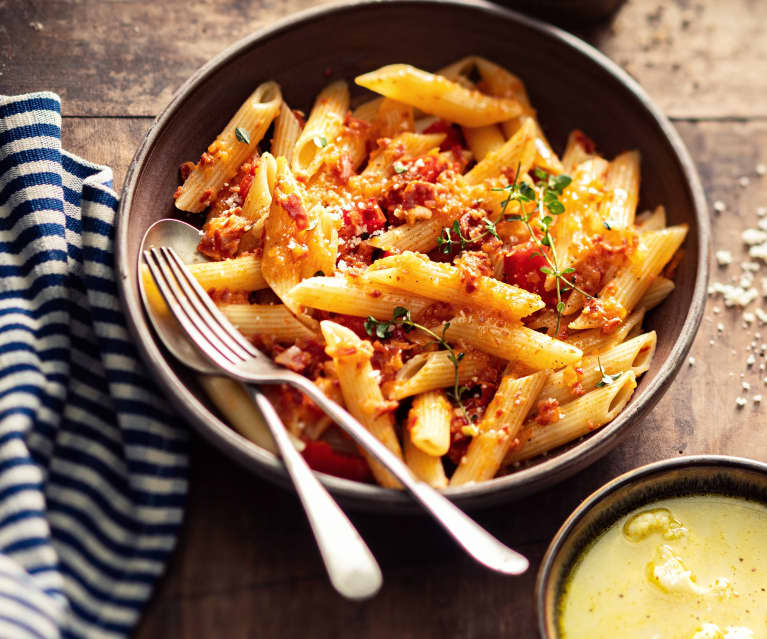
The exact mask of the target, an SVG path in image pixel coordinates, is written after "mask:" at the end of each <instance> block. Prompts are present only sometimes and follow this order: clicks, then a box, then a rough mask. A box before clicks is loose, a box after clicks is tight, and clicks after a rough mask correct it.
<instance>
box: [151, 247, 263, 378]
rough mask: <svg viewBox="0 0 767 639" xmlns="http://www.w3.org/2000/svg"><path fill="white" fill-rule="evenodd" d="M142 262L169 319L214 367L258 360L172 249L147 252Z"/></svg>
mask: <svg viewBox="0 0 767 639" xmlns="http://www.w3.org/2000/svg"><path fill="white" fill-rule="evenodd" d="M144 261H145V262H146V264H147V267H148V268H149V272H150V273H151V274H152V277H153V278H154V280H155V282H156V284H157V288H158V289H159V290H160V294H161V295H162V296H163V299H164V300H165V303H166V304H167V305H168V308H169V309H170V311H171V313H172V314H173V316H174V317H175V318H176V319H177V320H178V322H179V323H180V324H181V327H182V328H183V329H184V331H186V333H187V334H188V335H189V337H190V338H191V339H192V340H193V341H194V343H195V344H196V345H197V346H198V347H199V348H200V349H201V350H202V352H203V353H205V355H206V356H207V357H208V359H210V360H211V361H212V362H213V363H214V364H217V365H218V366H222V367H225V366H226V364H230V365H231V364H239V363H241V362H243V361H245V360H248V359H251V358H253V357H259V356H262V355H261V353H260V352H259V351H258V350H257V349H256V348H255V347H254V346H253V345H252V344H251V343H250V342H248V340H247V339H245V337H243V336H242V335H241V334H240V332H239V331H238V330H237V329H236V328H235V327H234V326H232V323H231V322H230V321H229V320H228V319H227V318H226V317H225V316H224V314H223V313H222V312H221V311H219V310H218V308H216V305H215V304H214V303H213V300H211V299H210V296H209V295H208V294H207V293H206V292H205V290H204V289H203V288H202V286H200V283H199V282H198V281H197V280H196V279H195V277H194V275H192V273H191V271H190V270H189V269H188V268H187V267H186V266H185V265H184V263H183V262H182V261H181V259H180V258H179V256H178V255H177V253H176V252H175V251H174V250H173V249H172V248H168V247H165V246H164V247H160V248H157V247H155V248H151V249H148V250H146V251H144Z"/></svg>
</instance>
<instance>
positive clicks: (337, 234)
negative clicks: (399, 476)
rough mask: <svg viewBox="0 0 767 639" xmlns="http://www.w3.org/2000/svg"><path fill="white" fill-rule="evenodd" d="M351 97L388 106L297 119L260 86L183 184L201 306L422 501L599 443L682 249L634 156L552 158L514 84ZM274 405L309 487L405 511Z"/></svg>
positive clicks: (321, 419)
mask: <svg viewBox="0 0 767 639" xmlns="http://www.w3.org/2000/svg"><path fill="white" fill-rule="evenodd" d="M356 83H357V84H358V85H361V86H363V87H366V88H369V89H371V90H374V91H375V92H377V93H378V94H380V95H379V97H377V98H374V99H370V100H368V101H367V102H364V103H362V104H360V105H359V106H357V107H356V108H352V106H351V101H350V91H349V86H348V85H347V83H346V82H344V81H343V80H339V81H336V82H333V83H331V84H329V85H328V86H327V87H326V88H325V89H323V91H322V92H321V93H320V94H319V95H318V97H317V99H316V101H315V103H314V105H313V106H312V108H311V110H310V111H309V114H308V116H306V115H304V114H303V113H301V112H299V111H295V110H293V109H291V108H290V106H291V105H288V103H287V102H286V101H285V99H284V97H283V96H282V93H281V91H280V88H279V86H278V85H277V84H276V83H274V82H267V83H265V84H263V85H261V86H259V87H258V88H257V89H256V91H255V92H254V93H253V94H252V95H251V96H250V98H248V101H246V103H245V104H244V105H243V106H242V107H241V108H240V110H239V111H238V112H237V114H235V116H234V117H233V119H232V121H231V122H230V123H229V124H228V125H227V127H226V128H225V129H224V131H223V132H222V133H221V134H220V135H219V137H218V138H217V139H216V140H215V141H214V142H213V144H212V145H211V147H210V148H209V149H208V150H207V151H206V152H205V153H203V155H202V158H201V159H200V161H199V162H198V163H197V164H192V163H187V164H186V165H184V166H183V167H182V178H183V180H184V182H183V184H182V185H181V186H180V187H179V189H178V190H177V192H176V195H175V198H176V205H177V207H178V208H180V209H182V210H185V211H190V212H199V211H203V210H206V211H207V214H206V218H205V222H204V226H203V231H204V236H203V239H202V241H201V243H200V246H199V250H200V251H201V252H202V253H203V254H204V255H206V256H208V257H209V258H210V259H211V260H214V262H212V263H210V264H204V265H198V266H196V267H195V269H196V270H195V274H196V276H197V277H198V278H199V279H200V281H201V282H203V286H204V287H205V288H206V289H207V290H208V292H209V294H210V295H211V297H212V298H213V300H214V301H215V302H216V303H217V304H218V305H219V306H220V307H221V308H222V309H223V311H224V313H225V314H226V315H227V316H228V317H229V319H230V320H231V321H232V322H233V323H234V324H235V325H236V326H237V327H238V328H239V329H240V330H241V331H242V332H243V333H244V334H245V335H246V336H247V337H248V338H249V339H251V340H253V342H254V343H255V344H256V345H257V346H258V347H259V348H261V349H262V350H264V351H265V352H266V353H268V354H269V355H270V356H272V357H273V358H274V360H275V361H276V362H278V363H279V364H281V365H283V366H286V367H288V368H290V369H292V370H294V371H297V372H299V373H302V374H303V375H306V376H307V377H309V378H310V379H312V380H313V381H315V382H316V383H317V384H318V385H319V386H320V388H322V389H323V391H324V392H325V393H326V394H327V395H328V396H329V397H331V398H332V399H334V400H335V401H337V402H339V403H341V404H343V405H345V406H346V408H347V410H349V411H350V412H351V413H352V414H353V415H354V416H355V417H357V419H359V420H360V421H361V422H362V423H363V424H364V425H365V426H366V427H367V428H368V429H369V430H371V431H372V432H373V433H374V434H375V435H376V436H377V437H378V438H379V439H381V440H382V441H383V442H384V443H385V445H386V446H387V447H388V448H389V449H390V450H391V451H392V452H393V453H395V454H396V455H398V456H400V457H402V458H403V459H405V461H406V462H407V463H408V465H409V466H410V467H411V469H412V470H413V472H414V473H416V474H417V475H418V476H420V477H422V478H423V479H424V480H426V481H428V482H430V483H431V484H432V485H434V486H437V487H445V486H448V485H460V484H465V483H469V482H475V481H483V480H488V479H491V478H493V477H495V476H496V475H497V474H499V473H504V472H506V470H507V469H509V468H510V467H513V465H514V464H516V463H518V462H521V461H524V460H527V459H531V458H533V457H535V456H537V455H540V454H542V453H544V452H546V451H549V450H552V449H554V448H557V447H559V446H562V445H564V444H566V443H568V442H570V441H572V440H574V439H577V438H579V437H581V436H583V435H585V434H587V433H589V432H590V431H593V430H594V429H596V428H599V427H601V426H603V425H604V424H606V423H608V422H609V421H610V420H612V419H613V418H614V417H615V416H616V415H617V414H619V413H620V411H621V410H622V409H623V407H624V406H625V405H626V403H627V402H628V400H629V399H630V397H631V395H632V393H633V390H634V388H635V387H636V379H637V377H638V376H639V375H641V374H642V373H644V372H645V371H647V370H648V368H649V366H650V363H651V360H652V356H653V353H654V351H655V344H656V335H655V332H654V331H650V332H643V330H642V318H643V316H644V313H645V311H647V310H649V309H650V308H652V307H653V306H655V305H657V304H659V303H660V302H661V301H662V300H663V298H664V297H665V296H666V295H668V294H669V293H670V292H671V291H672V290H673V288H674V287H673V281H672V277H673V271H674V268H675V266H676V264H677V262H678V260H679V259H680V256H681V252H680V251H679V249H680V246H681V245H682V243H683V242H684V239H685V236H686V233H687V228H686V226H684V225H679V226H667V225H666V219H665V211H664V210H663V207H662V206H659V207H658V208H656V209H655V210H654V211H647V212H644V213H641V214H639V215H637V211H636V209H637V203H638V201H639V185H640V165H641V158H640V154H639V152H638V151H628V152H626V153H623V154H621V155H619V156H617V157H616V158H613V159H612V160H608V159H605V158H603V157H601V156H600V155H598V154H597V152H596V149H595V144H594V143H593V142H592V141H591V140H590V139H589V138H588V137H587V136H586V135H585V134H583V133H581V132H580V131H574V132H573V133H572V134H571V135H570V138H569V140H568V143H567V146H566V148H565V149H564V153H563V154H562V156H561V157H558V156H557V155H556V153H555V152H554V151H553V150H552V147H551V146H550V144H549V142H548V140H547V139H546V137H545V135H544V133H543V130H542V128H541V127H540V125H539V123H538V121H537V119H536V114H535V111H534V110H533V108H532V106H531V104H530V101H529V99H528V97H527V94H526V92H525V88H524V85H523V83H522V82H521V80H520V79H519V78H517V77H516V76H514V75H513V74H512V73H510V72H509V71H507V70H506V69H504V68H502V67H500V66H498V65H496V64H494V63H493V62H491V61H489V60H485V59H483V58H479V57H476V56H470V57H467V58H464V59H463V60H460V61H458V62H456V63H454V64H452V65H450V66H449V67H446V68H445V69H443V70H442V71H438V72H437V73H430V72H427V71H424V70H421V69H416V68H414V67H411V66H408V65H404V64H396V65H389V66H387V67H383V68H381V69H378V70H374V71H371V72H370V73H366V74H364V75H362V76H359V77H358V78H356ZM272 125H273V128H272V129H269V127H270V126H272ZM268 130H273V131H274V134H273V136H272V138H271V141H270V142H269V141H268V139H267V137H265V135H266V133H267V131H268ZM206 388H207V390H208V392H210V393H211V396H212V398H213V399H214V401H215V402H216V403H217V404H218V405H219V406H220V407H221V409H222V411H223V412H224V413H226V412H227V408H228V407H231V406H232V405H234V400H233V399H232V395H231V394H232V393H235V392H236V390H235V389H234V388H233V387H232V386H227V385H226V384H225V383H222V384H208V385H206ZM267 392H268V393H270V396H271V399H272V401H273V402H275V404H276V405H278V406H279V409H280V414H281V416H282V417H283V420H284V421H285V423H286V425H287V426H288V428H289V429H290V430H291V432H292V433H293V434H294V435H295V436H297V437H298V438H300V439H302V440H303V441H304V443H305V449H304V455H305V456H306V458H307V460H308V461H309V463H310V464H311V465H312V466H313V467H314V468H316V469H318V470H322V471H325V472H330V473H333V474H336V475H340V476H343V477H347V478H351V479H356V480H361V481H368V480H375V481H377V482H378V483H380V484H381V485H383V486H389V487H397V482H396V481H395V480H394V479H393V478H392V477H391V476H390V475H389V474H388V473H387V472H386V471H385V470H384V469H383V468H381V467H379V466H378V465H377V464H376V463H375V462H374V461H373V460H371V459H368V458H367V457H366V456H365V453H364V452H362V451H357V450H356V449H355V447H354V445H353V444H352V443H351V440H349V439H348V438H346V437H345V435H343V433H342V432H341V431H340V430H339V429H338V428H337V427H336V426H334V425H333V424H332V423H331V422H330V421H329V420H328V419H327V418H326V417H325V416H324V415H323V414H322V413H321V412H320V411H319V410H318V408H317V407H316V406H314V405H313V404H312V402H311V401H309V400H308V399H307V398H305V397H303V396H302V395H301V394H300V393H298V392H296V391H294V390H291V389H288V388H282V387H277V388H272V389H267ZM237 405H238V406H242V398H241V397H239V398H238V401H237ZM232 421H233V422H237V423H240V424H241V423H243V418H242V416H241V415H240V416H238V418H237V419H233V420H232ZM237 423H235V426H237ZM238 428H239V427H238ZM240 429H241V430H242V428H240ZM250 430H251V431H252V428H250ZM248 436H250V437H251V438H254V437H253V435H252V432H251V433H249V435H248ZM255 439H257V440H258V441H263V440H264V438H263V437H256V438H255Z"/></svg>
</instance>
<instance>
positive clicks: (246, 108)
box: [175, 82, 282, 213]
mask: <svg viewBox="0 0 767 639" xmlns="http://www.w3.org/2000/svg"><path fill="white" fill-rule="evenodd" d="M281 104H282V94H281V92H280V87H279V85H277V83H275V82H265V83H264V84H261V85H259V86H258V88H257V89H256V90H255V91H254V92H253V93H252V94H251V96H250V97H249V98H248V99H247V100H245V103H244V104H243V105H242V106H241V107H240V108H239V110H238V111H237V113H235V114H234V117H233V118H232V119H231V120H230V121H229V124H227V125H226V127H224V130H223V131H222V132H221V133H220V134H219V135H218V137H217V138H216V139H215V140H214V141H213V143H212V144H211V145H210V146H209V147H208V150H207V151H206V152H205V153H203V154H202V158H201V159H200V161H199V162H198V163H197V164H196V165H195V167H194V169H192V172H191V173H190V174H189V176H188V177H187V178H186V180H185V181H184V184H183V185H182V186H181V187H179V189H178V190H177V191H176V196H175V199H176V208H178V209H181V210H182V211H188V212H190V213H199V212H200V211H204V210H205V208H206V207H207V206H208V205H209V204H210V203H211V202H212V201H213V199H214V198H215V196H216V193H218V191H219V189H220V188H221V187H222V185H223V184H224V182H226V180H227V178H230V177H231V176H233V175H234V174H235V173H236V172H237V169H239V167H240V165H241V164H242V163H243V162H245V160H247V159H248V158H251V157H253V155H254V153H255V152H256V149H257V147H258V143H259V142H260V141H261V138H263V137H264V133H266V130H267V129H268V128H269V125H270V124H271V123H272V120H274V118H276V117H277V114H278V113H279V110H280V105H281Z"/></svg>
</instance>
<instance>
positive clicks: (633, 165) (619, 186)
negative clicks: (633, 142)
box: [601, 151, 640, 229]
mask: <svg viewBox="0 0 767 639" xmlns="http://www.w3.org/2000/svg"><path fill="white" fill-rule="evenodd" d="M639 163H640V155H639V151H629V152H627V153H622V154H621V155H619V156H618V157H617V158H615V159H614V160H613V161H612V162H610V167H609V168H608V169H607V179H606V181H605V188H606V189H607V192H608V193H609V199H608V200H607V201H606V202H604V204H603V205H602V208H601V213H602V218H603V219H604V220H605V221H606V222H607V223H608V224H609V225H610V226H611V227H612V228H616V229H625V228H627V227H629V226H630V225H631V224H633V223H634V216H635V215H636V209H637V202H638V201H639Z"/></svg>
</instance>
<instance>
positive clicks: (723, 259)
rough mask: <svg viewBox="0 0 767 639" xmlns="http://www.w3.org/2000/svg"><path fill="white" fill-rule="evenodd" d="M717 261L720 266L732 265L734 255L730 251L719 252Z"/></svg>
mask: <svg viewBox="0 0 767 639" xmlns="http://www.w3.org/2000/svg"><path fill="white" fill-rule="evenodd" d="M716 261H717V263H718V264H719V266H727V265H728V264H732V253H730V252H729V251H717V252H716Z"/></svg>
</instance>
